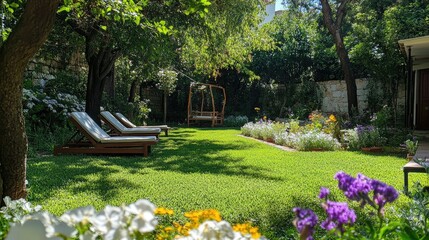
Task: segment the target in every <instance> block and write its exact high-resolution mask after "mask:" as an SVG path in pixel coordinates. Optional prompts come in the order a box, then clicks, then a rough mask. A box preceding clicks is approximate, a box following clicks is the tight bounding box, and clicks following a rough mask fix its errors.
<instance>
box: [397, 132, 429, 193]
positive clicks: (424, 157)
mask: <svg viewBox="0 0 429 240" xmlns="http://www.w3.org/2000/svg"><path fill="white" fill-rule="evenodd" d="M414 159H418V160H419V161H427V164H425V163H423V164H425V165H426V167H429V138H428V137H426V136H425V137H421V138H419V145H418V148H417V151H416V155H414ZM403 171H404V192H405V194H408V173H410V172H420V173H426V169H425V168H424V167H423V166H422V165H420V164H418V163H416V162H414V160H412V161H409V162H408V163H407V164H405V166H404V167H403Z"/></svg>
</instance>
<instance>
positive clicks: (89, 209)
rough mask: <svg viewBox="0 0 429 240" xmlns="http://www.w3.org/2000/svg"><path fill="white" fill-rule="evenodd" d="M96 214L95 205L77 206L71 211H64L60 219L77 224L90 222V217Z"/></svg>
mask: <svg viewBox="0 0 429 240" xmlns="http://www.w3.org/2000/svg"><path fill="white" fill-rule="evenodd" d="M94 215H95V208H94V207H93V206H86V207H80V208H76V209H73V210H71V211H68V212H66V213H64V214H63V215H62V216H61V217H60V219H61V220H62V221H64V222H65V223H68V224H70V225H73V226H75V225H77V224H79V223H81V222H82V223H83V224H87V223H89V221H90V218H92V217H93V216H94Z"/></svg>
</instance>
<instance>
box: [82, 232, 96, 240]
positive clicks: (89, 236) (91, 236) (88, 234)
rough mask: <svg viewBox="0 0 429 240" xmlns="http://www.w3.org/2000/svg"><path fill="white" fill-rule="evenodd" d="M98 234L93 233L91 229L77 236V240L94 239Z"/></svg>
mask: <svg viewBox="0 0 429 240" xmlns="http://www.w3.org/2000/svg"><path fill="white" fill-rule="evenodd" d="M97 237H98V234H95V233H93V232H91V231H86V232H85V234H83V235H80V236H79V240H96V239H97Z"/></svg>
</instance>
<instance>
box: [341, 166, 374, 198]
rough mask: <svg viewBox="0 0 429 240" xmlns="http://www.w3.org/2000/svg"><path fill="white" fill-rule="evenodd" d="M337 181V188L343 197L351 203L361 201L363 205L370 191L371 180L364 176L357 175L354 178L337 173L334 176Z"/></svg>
mask: <svg viewBox="0 0 429 240" xmlns="http://www.w3.org/2000/svg"><path fill="white" fill-rule="evenodd" d="M335 179H337V180H338V188H339V189H341V190H342V191H343V192H344V195H345V196H346V197H347V198H348V199H349V200H352V201H357V202H360V201H362V206H364V205H365V200H366V199H368V193H369V192H370V191H371V190H372V186H371V182H372V180H371V179H370V178H368V177H366V176H365V175H363V174H361V173H359V174H358V175H357V177H356V178H353V177H352V176H350V175H348V174H346V173H344V172H338V173H337V174H336V175H335Z"/></svg>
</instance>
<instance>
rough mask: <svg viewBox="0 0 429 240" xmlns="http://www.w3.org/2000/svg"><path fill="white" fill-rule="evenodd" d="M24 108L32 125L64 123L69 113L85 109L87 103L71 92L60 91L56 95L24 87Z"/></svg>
mask: <svg viewBox="0 0 429 240" xmlns="http://www.w3.org/2000/svg"><path fill="white" fill-rule="evenodd" d="M23 109H24V115H25V117H26V119H27V122H28V123H29V124H30V125H31V126H52V125H63V124H64V123H65V121H66V120H67V117H68V115H69V113H71V112H76V111H84V110H85V104H84V102H82V101H79V99H78V98H77V97H76V96H74V95H71V94H67V93H58V94H56V96H55V97H50V96H47V95H46V94H45V93H42V92H37V91H33V90H29V89H23Z"/></svg>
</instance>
